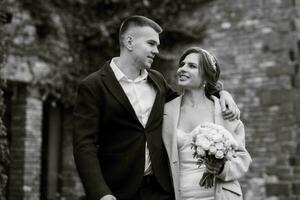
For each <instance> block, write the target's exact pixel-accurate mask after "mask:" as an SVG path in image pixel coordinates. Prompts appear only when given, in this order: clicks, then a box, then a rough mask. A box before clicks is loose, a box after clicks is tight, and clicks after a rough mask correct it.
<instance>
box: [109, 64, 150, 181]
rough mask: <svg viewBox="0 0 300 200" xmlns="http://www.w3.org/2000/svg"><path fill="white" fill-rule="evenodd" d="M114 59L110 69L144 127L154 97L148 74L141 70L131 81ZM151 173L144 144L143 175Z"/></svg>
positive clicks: (148, 157) (147, 152) (147, 150)
mask: <svg viewBox="0 0 300 200" xmlns="http://www.w3.org/2000/svg"><path fill="white" fill-rule="evenodd" d="M116 59H117V58H113V59H112V60H111V62H110V67H111V69H112V70H113V72H114V74H115V76H116V78H117V80H118V81H119V83H120V85H121V86H122V88H123V90H124V92H125V94H126V96H127V98H128V99H129V102H130V103H131V105H132V107H133V109H134V111H135V114H136V116H137V118H138V120H139V121H140V123H141V124H142V125H143V126H144V127H145V126H146V124H147V121H148V118H149V115H150V113H151V110H152V107H153V103H154V100H155V97H156V90H155V88H154V87H153V86H152V85H151V84H150V83H149V82H148V80H147V76H148V72H147V71H146V70H142V71H141V74H140V75H139V76H138V77H137V78H136V79H134V80H131V79H129V78H128V77H127V76H126V75H125V74H124V73H123V72H122V71H121V70H120V69H119V68H118V66H117V65H116V63H115V60H116ZM151 173H152V169H151V160H150V155H149V149H148V147H147V142H146V149H145V170H144V175H148V174H151Z"/></svg>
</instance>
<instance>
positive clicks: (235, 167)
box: [216, 121, 252, 181]
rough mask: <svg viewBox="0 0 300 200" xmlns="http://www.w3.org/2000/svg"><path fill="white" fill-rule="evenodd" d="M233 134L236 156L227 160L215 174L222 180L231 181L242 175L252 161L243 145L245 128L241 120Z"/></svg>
mask: <svg viewBox="0 0 300 200" xmlns="http://www.w3.org/2000/svg"><path fill="white" fill-rule="evenodd" d="M233 135H234V137H235V139H236V141H237V143H238V149H237V151H236V157H234V158H232V160H229V161H227V162H226V163H225V165H224V169H223V171H222V172H221V173H220V174H219V175H217V176H216V177H217V178H219V179H221V180H223V181H233V180H236V179H239V178H241V177H243V176H244V175H245V173H246V172H247V171H248V169H249V166H250V163H251V162H252V160H251V157H250V154H249V153H248V151H247V150H246V147H245V128H244V125H243V123H242V122H241V121H239V124H238V125H237V128H236V129H235V131H234V134H233Z"/></svg>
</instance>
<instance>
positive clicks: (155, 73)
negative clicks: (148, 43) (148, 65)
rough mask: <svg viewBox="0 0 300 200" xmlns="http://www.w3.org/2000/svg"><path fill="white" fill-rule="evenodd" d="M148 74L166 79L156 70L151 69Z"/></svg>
mask: <svg viewBox="0 0 300 200" xmlns="http://www.w3.org/2000/svg"><path fill="white" fill-rule="evenodd" d="M148 73H150V74H153V75H154V76H158V77H160V78H163V79H164V76H163V75H162V74H161V73H160V72H159V71H157V70H155V69H149V70H148Z"/></svg>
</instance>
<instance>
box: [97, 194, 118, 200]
mask: <svg viewBox="0 0 300 200" xmlns="http://www.w3.org/2000/svg"><path fill="white" fill-rule="evenodd" d="M100 200H117V198H116V197H115V196H113V195H111V194H108V195H105V196H103V197H102V198H101V199H100Z"/></svg>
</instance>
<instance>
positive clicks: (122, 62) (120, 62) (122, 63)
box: [115, 56, 142, 80]
mask: <svg viewBox="0 0 300 200" xmlns="http://www.w3.org/2000/svg"><path fill="white" fill-rule="evenodd" d="M115 64H116V65H117V66H118V68H119V69H120V70H121V71H122V72H123V73H124V74H125V76H126V77H127V78H129V79H131V80H134V79H136V78H137V77H138V76H139V75H141V70H142V69H140V67H139V66H137V65H136V64H135V63H134V62H132V61H131V60H130V59H128V58H124V57H123V56H120V57H119V58H117V59H116V60H115Z"/></svg>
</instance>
